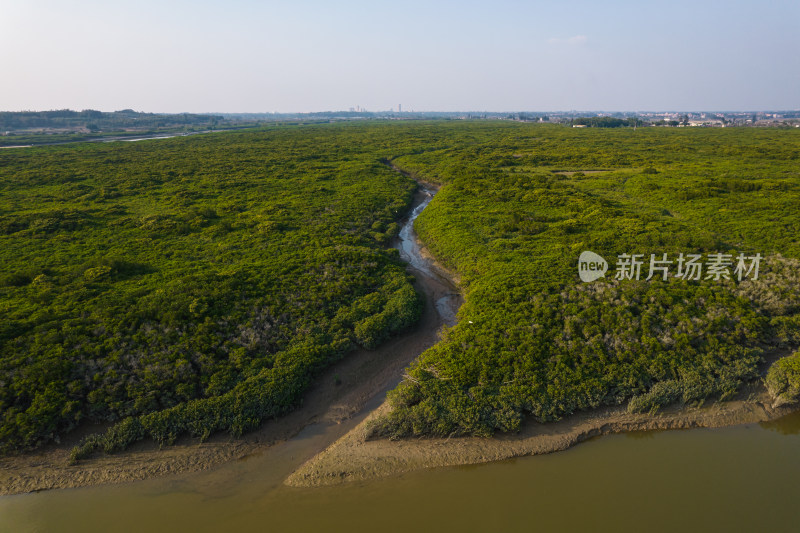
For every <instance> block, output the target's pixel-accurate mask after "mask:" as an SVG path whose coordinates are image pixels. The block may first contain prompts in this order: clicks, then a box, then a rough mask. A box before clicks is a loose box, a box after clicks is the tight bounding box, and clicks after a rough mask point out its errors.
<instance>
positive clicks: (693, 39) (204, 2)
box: [0, 0, 800, 112]
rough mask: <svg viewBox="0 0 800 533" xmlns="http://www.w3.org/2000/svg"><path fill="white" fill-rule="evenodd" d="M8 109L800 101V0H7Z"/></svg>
mask: <svg viewBox="0 0 800 533" xmlns="http://www.w3.org/2000/svg"><path fill="white" fill-rule="evenodd" d="M0 50H2V54H0V73H2V74H0V110H5V111H18V110H24V109H36V110H43V109H62V108H71V109H87V108H92V109H100V110H103V111H113V110H118V109H124V108H133V109H135V110H137V111H152V112H184V111H185V112H212V111H217V112H246V111H249V112H264V111H282V112H289V111H325V110H341V109H348V108H350V107H355V106H361V107H363V108H366V109H368V110H385V109H389V108H396V107H397V105H398V104H402V105H403V110H412V109H413V110H418V111H433V110H443V111H454V110H487V111H512V110H517V111H519V110H543V111H553V110H571V109H575V110H631V111H635V110H756V109H797V108H800V1H798V0H787V1H784V0H768V1H764V2H758V1H757V0H748V1H739V0H727V1H714V2H711V1H704V0H692V1H683V0H673V1H668V0H660V1H647V0H637V1H630V2H627V1H602V0H593V1H585V2H583V1H574V2H573V1H569V0H561V1H527V2H524V1H512V0H492V1H482V2H477V1H470V0H457V1H443V2H437V1H435V0H430V1H428V2H417V1H415V0H411V1H404V2H397V1H395V2H384V1H382V0H368V1H348V0H341V1H339V2H333V1H313V0H295V1H291V2H290V1H285V2H284V1H269V0H265V1H248V0H227V1H210V0H191V1H183V0H158V1H155V0H136V1H129V0H103V1H94V0H0Z"/></svg>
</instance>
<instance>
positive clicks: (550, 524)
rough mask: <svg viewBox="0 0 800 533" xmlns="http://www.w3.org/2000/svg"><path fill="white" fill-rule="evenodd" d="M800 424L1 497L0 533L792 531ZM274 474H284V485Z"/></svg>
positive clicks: (234, 469)
mask: <svg viewBox="0 0 800 533" xmlns="http://www.w3.org/2000/svg"><path fill="white" fill-rule="evenodd" d="M799 430H800V414H795V415H791V416H789V417H787V418H784V419H783V420H780V421H778V422H774V423H770V424H762V425H749V426H739V427H734V428H724V429H713V430H712V429H694V430H685V431H668V432H653V433H634V434H628V435H614V436H607V437H601V438H598V439H594V440H592V441H589V442H587V443H584V444H580V445H578V446H576V447H574V448H572V449H570V450H567V451H565V452H559V453H555V454H551V455H545V456H537V457H528V458H522V459H516V460H511V461H503V462H499V463H492V464H487V465H480V466H470V467H453V468H446V469H438V470H429V471H421V472H416V473H412V474H407V475H402V476H396V477H392V478H387V479H383V480H377V481H373V482H366V483H355V484H349V485H342V486H338V487H326V488H316V489H297V488H289V487H285V486H282V485H280V484H279V482H278V481H277V480H276V476H275V475H272V474H271V473H270V472H269V471H264V470H262V467H263V466H264V465H262V464H260V463H259V461H260V458H259V457H255V458H251V459H249V460H246V461H240V462H237V463H234V464H230V465H227V466H225V467H223V468H221V469H219V470H216V471H214V472H206V473H198V474H192V475H187V476H182V477H180V478H178V479H161V480H151V481H145V482H138V483H132V484H126V485H117V486H108V487H94V488H85V489H70V490H60V491H50V492H42V493H38V494H28V495H22V496H10V497H3V498H0V531H3V532H6V531H8V532H27V531H36V532H38V531H67V532H71V531H120V532H124V531H198V532H201V531H280V532H291V531H326V532H336V531H348V532H352V531H382V532H392V531H537V530H538V531H556V530H559V531H573V530H579V529H585V530H587V531H675V530H685V531H798V529H800V506H798V501H800V483H798V480H799V479H800V476H799V475H800V435H798V431H799ZM277 477H280V476H277Z"/></svg>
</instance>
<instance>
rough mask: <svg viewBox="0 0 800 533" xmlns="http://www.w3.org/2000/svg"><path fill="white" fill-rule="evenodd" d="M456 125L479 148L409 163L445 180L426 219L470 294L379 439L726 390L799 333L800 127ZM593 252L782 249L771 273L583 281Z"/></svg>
mask: <svg viewBox="0 0 800 533" xmlns="http://www.w3.org/2000/svg"><path fill="white" fill-rule="evenodd" d="M454 131H455V132H456V133H455V134H456V135H459V136H461V137H462V138H464V140H465V141H466V142H453V143H452V145H451V146H449V147H448V148H446V149H443V150H431V151H426V152H424V153H419V154H407V155H404V156H402V157H397V158H395V160H394V163H395V164H396V165H398V166H400V167H402V168H405V169H407V170H408V171H410V172H412V173H414V174H415V175H417V176H419V177H422V178H425V179H429V180H432V181H438V182H440V183H443V184H445V187H443V188H442V190H441V191H440V192H439V194H438V195H437V196H436V198H435V199H434V200H433V202H432V203H431V205H430V206H429V207H428V208H427V209H426V210H425V211H424V212H423V213H422V214H421V215H420V217H419V219H418V220H417V224H416V227H417V230H418V233H419V234H420V237H421V238H422V240H423V241H424V242H425V243H426V244H427V245H428V247H429V248H430V249H431V251H432V252H433V253H434V255H435V256H436V257H437V258H439V259H440V261H441V262H442V263H443V264H444V265H445V266H447V267H449V268H451V269H453V270H455V271H456V272H458V273H459V274H460V276H461V280H462V284H463V286H464V289H465V292H466V303H465V305H464V307H463V308H462V310H461V312H460V322H459V324H458V325H457V326H456V327H454V328H452V329H451V330H449V331H447V332H446V336H445V339H444V340H443V342H441V343H439V344H438V345H436V346H435V347H433V348H432V349H430V350H428V351H427V352H426V353H424V354H423V355H422V356H421V357H420V358H419V360H418V362H417V363H416V364H415V365H414V366H413V367H412V369H411V370H410V371H409V373H408V377H407V378H406V379H405V380H404V381H403V382H402V383H401V384H400V386H399V387H398V388H397V389H396V390H395V391H393V393H392V394H391V396H390V399H391V401H392V403H393V406H394V409H393V411H392V412H391V414H390V415H389V416H387V417H385V418H384V419H382V420H381V421H379V422H378V423H376V424H375V426H374V428H373V429H374V432H375V433H377V434H383V435H392V436H405V435H419V434H437V435H450V434H476V435H489V434H492V433H493V432H494V431H496V430H501V431H513V430H515V429H517V428H518V427H519V424H520V423H521V421H522V419H523V418H524V417H526V416H532V417H534V418H536V419H538V420H542V421H546V420H554V419H558V418H559V417H562V416H564V415H567V414H569V413H572V412H574V411H575V410H578V409H585V408H591V407H596V406H599V405H609V404H610V405H615V404H624V403H626V402H629V403H628V407H629V409H630V410H632V411H650V410H653V409H657V408H659V407H661V406H663V405H665V404H669V403H673V402H676V401H678V402H681V401H682V402H702V401H703V400H705V399H706V398H713V397H716V398H726V397H729V396H730V395H732V394H733V393H734V392H735V391H736V390H737V388H738V387H739V385H740V384H741V383H742V382H743V381H746V380H750V379H753V378H755V377H757V376H758V375H759V371H760V370H759V369H760V367H759V365H760V363H761V362H762V361H763V360H764V358H765V357H770V356H771V354H772V353H773V352H774V351H775V350H776V349H779V348H782V347H785V346H797V344H798V343H800V314H799V313H800V298H799V297H798V272H800V262H799V261H797V258H798V257H800V241H798V234H800V217H798V215H797V211H796V206H797V205H800V172H798V167H797V164H798V158H799V157H800V135H798V132H796V131H779V130H759V131H753V130H732V129H725V130H722V129H719V130H703V131H689V130H671V131H668V130H659V129H646V130H639V131H633V130H630V129H613V130H595V129H588V128H587V129H573V128H563V127H562V128H559V127H552V126H546V125H541V126H529V127H518V128H513V127H510V126H509V127H495V128H493V129H490V128H489V127H488V126H486V127H477V126H473V127H472V128H469V127H467V126H463V127H461V128H454ZM583 250H592V251H594V252H597V253H599V254H600V255H601V256H603V257H605V258H606V259H608V260H609V263H610V264H611V268H612V270H613V268H614V263H615V259H616V257H617V256H618V255H619V254H623V253H629V254H631V253H641V254H645V257H648V258H649V257H650V254H657V256H658V257H661V254H662V253H668V254H670V257H672V258H675V257H676V256H677V255H678V254H679V253H681V252H683V253H700V254H709V253H714V252H725V253H731V254H733V255H734V256H735V255H736V254H738V253H739V252H744V253H747V254H753V253H756V252H759V253H761V254H762V255H765V256H768V259H767V260H766V261H765V262H762V270H761V277H760V279H759V280H757V281H752V280H744V281H741V282H738V281H736V280H732V281H724V280H723V281H713V280H700V281H683V280H677V279H669V280H668V281H662V280H661V279H660V278H657V279H654V280H652V281H649V282H648V281H644V277H645V275H646V274H645V275H643V276H642V280H640V281H635V280H625V281H620V282H618V281H615V280H613V279H610V278H612V273H609V274H608V275H607V277H606V280H601V281H596V282H593V283H590V284H585V285H584V284H582V283H581V282H580V281H579V279H578V276H577V268H576V266H577V259H578V255H579V254H580V253H581V252H582V251H583ZM777 254H783V257H781V256H779V255H777ZM645 268H646V266H645ZM645 272H646V271H645ZM673 273H674V272H673Z"/></svg>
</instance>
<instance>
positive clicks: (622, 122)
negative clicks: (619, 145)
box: [572, 117, 642, 128]
mask: <svg viewBox="0 0 800 533" xmlns="http://www.w3.org/2000/svg"><path fill="white" fill-rule="evenodd" d="M641 123H642V122H641V120H640V119H637V118H635V117H630V118H625V119H622V118H615V117H577V118H574V119H572V124H573V125H579V126H590V127H592V128H622V127H624V126H631V127H633V126H637V125H639V124H641Z"/></svg>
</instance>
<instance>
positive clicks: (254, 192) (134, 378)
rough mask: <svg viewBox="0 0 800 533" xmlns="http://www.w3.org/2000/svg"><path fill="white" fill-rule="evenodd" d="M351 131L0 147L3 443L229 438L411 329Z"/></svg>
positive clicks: (389, 196) (397, 271)
mask: <svg viewBox="0 0 800 533" xmlns="http://www.w3.org/2000/svg"><path fill="white" fill-rule="evenodd" d="M367 133H368V132H365V131H363V130H361V129H358V128H348V127H342V128H340V129H335V130H332V129H325V128H318V129H315V128H302V129H301V128H290V127H284V128H277V129H274V130H265V131H260V132H249V133H244V132H242V133H224V134H218V135H214V136H201V137H194V138H176V139H166V140H159V141H149V142H141V143H116V144H102V145H95V144H84V145H74V146H69V147H67V146H59V147H49V148H34V149H25V150H15V151H5V152H0V169H2V170H0V191H1V192H0V242H1V243H2V244H0V250H1V251H2V252H1V253H2V257H3V271H2V275H1V276H0V350H1V351H0V448H2V450H3V451H5V452H8V451H11V450H18V449H25V448H30V447H34V446H37V445H40V444H42V443H45V442H48V441H51V440H54V439H58V438H59V436H61V435H63V434H64V433H66V432H68V431H69V430H70V429H72V428H74V427H75V426H76V425H78V424H80V423H81V422H83V421H95V422H101V421H110V422H121V423H120V424H119V425H117V426H115V427H113V428H112V430H111V431H109V432H108V433H107V434H106V435H105V436H103V437H92V438H90V439H89V440H88V441H87V444H86V446H84V447H83V449H82V450H81V451H80V453H79V455H81V454H85V453H89V452H90V451H91V450H92V449H94V448H97V447H99V446H102V447H106V448H108V449H113V448H117V447H122V446H123V445H124V444H126V443H128V442H130V441H133V440H136V439H138V438H141V437H143V436H145V435H149V436H151V437H153V438H154V439H156V440H157V441H158V442H160V443H168V442H171V441H173V440H174V439H175V438H176V437H177V436H178V435H180V434H182V433H189V434H194V435H199V436H203V437H204V436H207V435H208V434H210V433H211V432H213V431H216V430H221V429H227V430H230V431H232V432H233V433H235V434H238V433H241V432H242V431H246V430H248V429H251V428H253V427H255V426H256V425H257V424H259V422H260V421H261V420H262V419H264V418H266V417H271V416H276V415H278V414H280V413H283V412H285V411H286V410H288V409H289V408H291V407H292V406H293V405H295V404H296V403H297V402H298V401H299V399H300V395H301V393H302V391H303V390H304V389H305V388H306V386H307V385H308V384H309V382H310V380H311V378H312V376H313V375H314V374H315V373H316V372H317V371H318V370H319V369H320V368H322V367H324V366H325V365H327V364H329V363H330V362H331V361H333V360H335V359H337V358H338V357H341V356H342V354H344V353H345V352H346V351H347V350H349V349H350V348H351V347H352V346H354V345H356V344H359V345H362V346H365V347H368V348H371V347H374V346H376V345H377V344H378V343H380V342H381V340H382V339H384V338H385V337H386V336H387V335H389V334H391V333H392V332H395V331H398V330H400V329H402V328H403V327H405V326H406V325H408V324H410V323H412V322H414V321H415V320H416V318H417V315H418V311H419V306H418V297H417V295H416V293H415V291H414V290H413V287H412V286H411V284H410V283H409V278H408V275H407V274H406V273H405V270H404V266H403V265H402V264H401V263H400V261H399V260H398V258H397V254H396V253H393V252H395V251H394V250H391V249H387V248H386V246H385V244H386V243H387V242H388V240H389V239H390V238H391V237H392V236H393V235H394V234H395V233H396V231H397V229H398V227H397V223H396V221H397V219H398V217H399V216H401V215H402V214H403V213H404V211H405V210H406V208H407V206H408V204H409V202H410V198H411V193H412V191H413V189H414V187H415V184H414V183H413V181H412V180H410V179H408V178H405V177H403V176H401V175H400V174H398V173H397V172H394V171H392V170H390V169H388V168H387V167H386V166H385V165H383V164H381V163H380V162H379V161H378V158H376V156H375V153H374V151H375V146H374V145H370V144H366V145H365V143H364V141H365V140H366V139H367Z"/></svg>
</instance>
